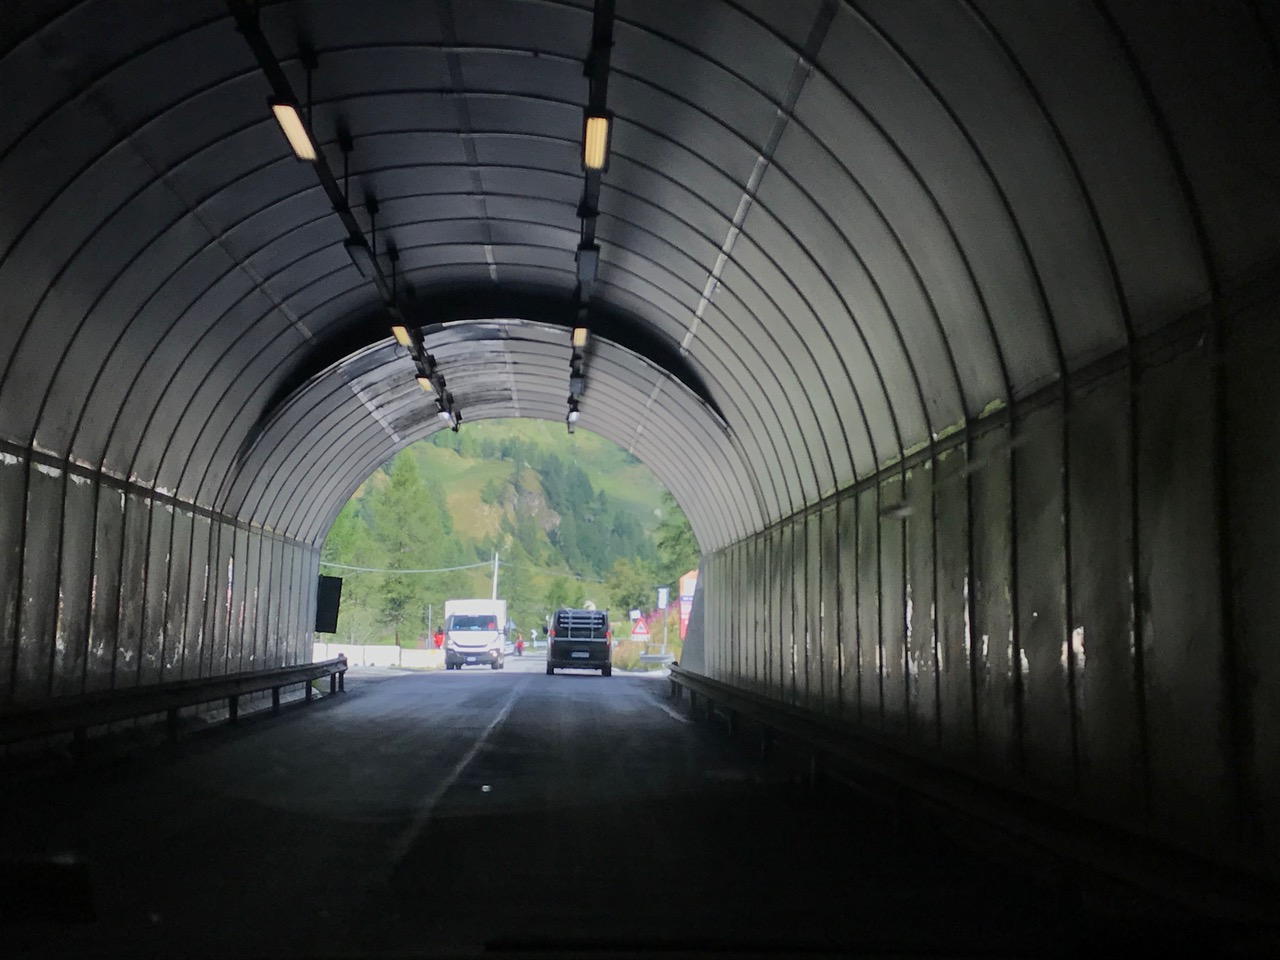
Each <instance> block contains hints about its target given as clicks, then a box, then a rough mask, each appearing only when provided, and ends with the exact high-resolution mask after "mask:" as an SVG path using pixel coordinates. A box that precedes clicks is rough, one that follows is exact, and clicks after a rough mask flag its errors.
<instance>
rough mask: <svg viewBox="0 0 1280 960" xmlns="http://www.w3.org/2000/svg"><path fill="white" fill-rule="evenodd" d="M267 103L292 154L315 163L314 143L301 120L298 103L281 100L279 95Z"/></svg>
mask: <svg viewBox="0 0 1280 960" xmlns="http://www.w3.org/2000/svg"><path fill="white" fill-rule="evenodd" d="M267 103H269V104H270V105H271V112H272V113H274V114H275V116H276V123H278V124H280V129H281V130H282V131H283V132H284V136H285V139H286V140H288V141H289V146H290V147H291V148H292V149H293V155H294V156H295V157H297V158H298V159H299V160H305V161H306V162H307V163H315V161H316V145H315V142H314V141H313V140H312V139H311V133H310V131H308V130H307V125H306V124H305V123H303V122H302V114H301V113H300V112H299V111H298V105H297V104H296V103H291V102H290V101H288V100H282V99H280V98H279V97H272V98H271V99H270V100H268V101H267Z"/></svg>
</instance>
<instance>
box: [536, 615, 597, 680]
mask: <svg viewBox="0 0 1280 960" xmlns="http://www.w3.org/2000/svg"><path fill="white" fill-rule="evenodd" d="M548 639H549V640H550V645H549V646H548V648H547V676H551V675H552V674H554V673H555V672H556V668H557V667H559V668H561V669H564V668H566V667H568V668H579V669H586V670H599V671H600V674H601V676H605V677H608V676H612V674H613V660H612V653H613V632H612V631H611V630H610V629H609V613H608V611H606V610H571V609H569V608H567V607H561V608H560V609H559V610H557V611H556V615H555V616H554V617H552V618H551V632H550V634H549V637H548Z"/></svg>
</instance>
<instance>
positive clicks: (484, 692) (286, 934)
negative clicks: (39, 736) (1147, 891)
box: [0, 655, 1146, 957]
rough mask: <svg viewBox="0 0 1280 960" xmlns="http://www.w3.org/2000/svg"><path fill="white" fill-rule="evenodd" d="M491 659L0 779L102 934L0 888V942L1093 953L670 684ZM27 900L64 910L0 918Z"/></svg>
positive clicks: (12, 947) (146, 950)
mask: <svg viewBox="0 0 1280 960" xmlns="http://www.w3.org/2000/svg"><path fill="white" fill-rule="evenodd" d="M508 663H509V666H508V669H506V670H503V671H492V670H488V669H479V670H476V669H472V670H465V671H462V672H447V673H445V672H441V673H431V674H411V673H402V672H399V671H392V670H377V669H366V670H363V671H352V674H351V675H350V678H349V680H348V692H347V693H346V694H344V695H339V696H335V697H331V698H326V699H324V700H322V701H320V702H318V703H316V704H314V705H312V706H310V707H302V706H298V707H296V708H294V709H291V710H288V711H286V713H285V714H284V715H283V716H282V717H278V718H262V719H257V720H249V721H247V722H245V723H243V724H241V725H240V726H239V727H238V728H234V729H233V728H228V727H222V728H219V729H215V730H211V731H209V732H208V733H205V734H201V735H199V736H194V737H188V738H184V739H182V740H180V741H178V742H176V743H174V744H171V745H168V746H164V747H161V748H158V749H155V750H150V751H147V752H146V753H144V754H141V755H135V756H131V757H129V758H126V759H123V760H116V761H113V762H111V763H96V764H95V763H93V762H90V763H88V764H87V765H86V766H84V767H81V768H79V769H78V770H77V771H73V772H66V771H64V772H62V773H59V774H57V775H55V776H44V777H38V778H32V777H25V778H23V779H22V780H21V781H20V782H17V783H10V784H8V785H7V786H6V789H5V791H4V795H3V798H2V799H0V840H2V841H3V844H4V848H3V849H4V857H5V858H7V859H8V861H9V863H10V865H11V866H12V864H13V862H15V861H17V860H20V859H22V858H23V857H54V858H61V860H63V861H64V862H65V863H67V864H75V863H79V864H85V865H87V873H81V874H77V875H79V876H84V877H87V882H88V883H89V885H90V889H89V891H88V893H89V894H90V895H91V904H92V909H93V912H94V914H95V919H93V920H88V921H85V922H67V921H69V920H72V919H74V914H75V912H76V895H75V892H74V891H71V892H67V891H66V890H65V889H59V888H58V887H57V881H56V880H55V881H53V886H52V887H51V888H50V890H49V891H48V892H47V893H46V892H41V891H40V890H39V888H38V885H36V884H34V883H33V884H32V885H29V886H28V887H27V888H26V889H25V890H20V891H19V897H18V899H17V900H13V899H12V895H13V888H12V886H11V887H10V895H11V901H10V904H9V906H10V911H9V917H8V919H7V920H6V921H5V923H4V925H3V926H4V929H3V930H0V935H2V936H3V940H2V941H0V942H3V944H4V946H3V948H0V952H3V953H4V955H6V956H41V957H48V956H58V955H95V956H105V955H120V956H125V955H132V956H141V955H155V956H226V955H255V956H260V955H269V956H332V955H344V956H345V955H355V956H404V955H445V956H453V955H473V954H477V953H482V952H485V951H497V952H501V951H509V952H512V953H514V954H516V955H521V954H522V952H523V953H526V954H531V955H546V956H552V955H560V954H564V953H566V952H568V951H571V950H573V949H576V948H582V949H583V950H584V951H585V954H586V955H600V954H602V953H603V954H605V955H632V954H629V953H625V951H626V950H627V949H637V950H638V951H639V955H645V956H648V955H657V956H672V955H680V954H679V950H683V949H695V950H701V951H705V952H706V953H709V954H718V955H736V954H743V955H745V954H746V953H748V952H749V951H755V952H757V953H763V954H766V955H769V954H773V953H783V954H785V953H788V952H791V951H792V950H796V949H818V948H823V949H828V948H829V949H831V950H832V952H834V953H844V952H846V951H863V952H867V953H870V954H874V955H880V953H879V951H881V950H885V951H888V952H892V953H894V954H895V955H901V954H902V953H904V952H906V953H908V954H910V955H917V954H918V955H935V954H941V955H956V954H963V955H973V954H975V953H977V954H984V955H986V954H999V955H1019V956H1021V955H1040V954H1049V955H1060V954H1063V953H1075V952H1079V953H1081V955H1084V954H1086V953H1087V954H1092V953H1093V952H1094V951H1095V949H1097V948H1099V947H1101V944H1099V943H1097V942H1091V941H1096V937H1097V936H1098V935H1099V934H1098V931H1099V930H1100V929H1102V928H1101V927H1099V923H1100V922H1101V921H1099V920H1098V919H1097V918H1096V917H1095V916H1093V915H1092V914H1084V913H1081V911H1080V910H1079V909H1078V908H1077V907H1075V906H1073V905H1072V904H1070V903H1069V902H1067V900H1066V899H1064V897H1063V896H1062V895H1061V892H1060V891H1057V890H1054V889H1050V888H1046V887H1042V886H1040V885H1038V884H1037V883H1035V882H1033V881H1032V880H1030V879H1029V878H1028V877H1025V876H1021V875H1018V874H1017V873H1015V872H1010V871H1009V870H1008V869H1007V868H1003V867H999V866H996V865H994V864H993V863H991V862H988V861H986V860H984V859H982V858H980V857H978V856H976V855H974V854H972V853H969V852H966V851H964V850H961V849H959V848H957V847H956V846H955V845H953V844H951V843H950V842H948V841H947V840H945V839H943V838H942V837H940V836H935V835H931V834H930V833H928V832H927V831H922V830H919V829H916V830H910V829H904V828H903V827H902V826H901V825H899V824H897V823H895V821H894V819H893V817H892V816H891V814H890V812H888V811H886V810H885V809H883V808H882V807H880V806H879V805H877V804H876V803H874V802H872V801H870V800H867V799H865V798H863V799H860V798H859V796H858V795H857V794H856V793H852V792H846V791H843V790H824V791H814V790H812V789H811V788H810V787H809V786H807V785H806V784H804V783H803V782H798V781H797V778H796V777H795V776H794V775H793V772H792V771H791V770H790V769H789V768H788V766H787V765H786V764H785V763H783V762H781V761H779V760H774V761H771V762H768V763H766V762H762V761H761V759H760V757H759V755H758V752H757V751H756V750H753V749H752V748H751V746H750V745H749V744H747V743H743V742H737V741H731V740H729V739H727V738H726V737H725V736H724V734H723V731H721V730H719V729H717V728H715V727H714V726H711V725H708V724H705V723H694V722H691V721H690V720H689V719H688V718H687V717H685V716H684V715H683V714H681V713H680V712H678V711H677V710H675V709H674V708H673V707H672V705H671V704H670V702H669V701H668V700H667V698H666V695H667V684H666V683H665V682H663V681H661V680H655V679H650V678H644V677H639V676H628V675H623V674H615V675H614V676H613V677H612V678H610V679H604V678H601V677H599V676H598V675H596V674H586V673H580V674H561V675H557V676H555V677H547V676H544V675H543V667H544V661H543V660H542V659H540V658H537V657H534V656H528V655H527V656H525V657H524V658H514V657H513V658H511V659H510V660H509V661H508ZM10 876H11V877H12V876H13V874H12V870H11V871H10ZM23 895H25V896H26V897H27V898H28V903H29V904H30V903H33V902H35V899H33V898H36V897H37V896H38V897H41V898H46V897H52V898H58V897H62V898H64V900H63V901H60V902H64V903H65V905H66V915H65V916H62V917H54V918H52V919H38V920H33V919H31V918H30V917H27V918H26V921H25V922H17V923H15V922H14V918H13V917H12V912H13V908H14V905H15V903H19V902H20V901H21V896H23ZM41 902H44V901H43V900H41ZM36 912H39V911H36ZM54 912H55V913H56V912H57V911H56V910H55V911H54ZM1104 926H1105V923H1104ZM1106 929H1107V930H1108V931H1109V932H1108V933H1107V934H1106V936H1108V937H1109V936H1111V935H1112V934H1114V924H1113V925H1112V926H1111V927H1106ZM1144 936H1146V934H1144ZM1143 942H1146V941H1143ZM699 955H702V954H699Z"/></svg>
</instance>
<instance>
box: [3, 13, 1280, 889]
mask: <svg viewBox="0 0 1280 960" xmlns="http://www.w3.org/2000/svg"><path fill="white" fill-rule="evenodd" d="M0 90H3V91H4V102H5V106H4V110H3V113H2V115H0V184H3V187H2V188H0V190H2V193H0V317H2V322H0V359H2V360H3V367H2V369H0V715H3V713H4V711H12V710H15V709H18V708H21V707H25V706H30V705H33V704H41V703H44V702H48V703H54V704H56V703H59V702H63V701H62V700H61V699H60V698H74V697H77V696H82V695H85V694H89V693H98V692H103V691H112V690H119V689H124V688H131V687H142V686H146V685H150V684H160V683H165V682H169V681H174V680H191V679H197V678H205V677H213V676H218V675H221V674H230V673H235V672H242V671H248V670H267V669H273V668H278V667H281V666H285V665H291V664H298V663H304V662H306V661H308V660H309V659H310V658H311V649H312V646H311V645H312V641H313V639H315V634H314V621H315V606H316V591H317V577H318V574H319V572H320V567H319V548H320V545H321V544H322V542H323V540H324V537H325V534H326V532H327V530H328V527H329V525H330V524H331V523H332V521H333V519H334V517H335V516H336V514H337V512H338V511H339V509H340V508H341V507H342V505H343V504H344V503H345V502H346V500H347V499H348V497H349V496H350V495H351V494H352V492H353V491H354V490H355V489H356V488H357V487H358V486H359V484H360V483H361V482H362V481H363V480H364V479H365V478H366V477H368V476H369V475H370V474H371V473H372V472H373V471H374V470H375V469H376V468H377V467H378V465H379V464H381V463H383V462H385V461H386V460H387V459H388V458H389V457H391V456H392V455H394V454H395V453H396V452H397V451H399V450H400V449H402V448H404V447H405V446H407V445H408V444H410V443H412V442H414V441H416V440H420V439H423V438H426V437H429V436H430V435H431V434H433V433H434V432H436V431H438V430H447V429H451V428H452V429H458V430H461V431H465V430H467V429H468V426H469V425H471V424H473V423H475V422H477V421H481V420H484V419H486V418H498V417H533V418H541V419H546V420H551V421H554V422H566V423H567V425H568V428H569V429H570V430H572V429H573V428H574V427H575V425H580V426H581V428H582V429H585V430H590V431H593V432H595V433H598V434H601V435H603V436H605V437H607V438H609V439H611V440H613V441H615V442H616V443H618V444H619V445H621V446H622V447H624V448H625V449H627V450H628V451H630V452H631V453H633V454H634V455H635V456H636V457H638V458H639V459H640V460H642V461H643V462H644V463H645V464H646V465H648V466H649V467H650V468H651V469H652V470H653V471H654V473H655V474H656V475H657V476H658V477H659V478H660V480H661V481H662V482H663V483H664V484H665V485H666V486H667V487H668V488H669V489H670V490H671V492H672V493H673V494H674V496H675V497H676V499H677V501H678V502H679V503H680V505H681V506H682V508H683V509H684V510H685V512H686V514H687V515H688V517H689V520H690V522H691V524H692V526H693V529H694V531H695V533H696V536H697V539H698V543H699V546H700V548H701V551H702V561H701V576H700V579H699V593H698V596H697V599H696V601H695V628H694V640H691V642H690V643H689V645H688V646H687V648H686V658H685V661H684V663H683V664H682V667H683V668H684V669H685V670H687V671H690V672H691V673H693V674H696V675H698V676H701V677H705V678H707V679H709V680H713V681H716V682H717V683H719V684H723V685H727V687H729V688H733V689H735V690H740V691H743V692H744V693H749V694H752V695H755V696H756V697H757V698H758V699H760V700H761V701H762V702H768V703H774V704H777V705H779V706H780V707H785V708H786V709H788V710H790V711H793V712H797V713H799V714H802V715H805V716H808V717H816V718H822V719H824V720H827V721H831V722H832V723H835V724H837V725H840V726H841V728H842V729H847V730H849V731H851V733H850V736H854V735H857V736H866V737H869V738H871V739H872V740H874V742H876V743H877V744H880V745H883V746H885V747H887V748H890V749H893V750H896V751H900V752H901V753H902V754H904V755H909V756H911V757H914V758H917V759H919V760H922V761H924V762H926V763H928V764H932V765H935V766H937V767H938V768H939V769H949V770H959V771H963V772H964V773H965V774H966V775H967V776H970V777H972V778H973V780H974V781H975V782H978V783H981V784H985V785H988V786H990V787H991V788H993V789H1000V790H1009V791H1013V792H1015V793H1017V794H1019V795H1021V796H1025V797H1029V798H1034V799H1035V800H1036V801H1037V802H1040V803H1043V804H1044V805H1045V806H1046V808H1047V809H1049V810H1052V811H1060V812H1061V813H1062V814H1063V815H1064V816H1066V815H1070V816H1080V817H1083V818H1085V819H1087V820H1089V821H1093V822H1098V823H1102V824H1106V825H1107V826H1108V827H1110V828H1114V829H1117V830H1119V831H1121V832H1122V833H1123V834H1124V835H1126V836H1135V837H1143V838H1146V839H1148V840H1150V841H1151V842H1153V843H1158V844H1161V845H1164V846H1166V847H1168V848H1171V849H1175V850H1178V851H1182V852H1185V853H1186V854H1188V855H1189V856H1194V857H1195V858H1198V859H1200V860H1203V861H1206V862H1209V863H1212V864H1214V865H1217V866H1219V867H1223V868H1230V869H1232V870H1239V871H1244V872H1247V873H1249V874H1252V875H1259V876H1268V877H1271V878H1273V879H1274V878H1275V877H1276V876H1277V875H1278V874H1280V871H1278V869H1277V864H1278V863H1280V817H1278V814H1277V812H1278V811H1280V763H1278V762H1277V757H1280V644H1278V642H1277V641H1278V634H1277V630H1278V628H1280V615H1277V612H1276V606H1275V596H1276V589H1275V585H1276V577H1277V574H1278V573H1280V561H1277V553H1278V550H1277V548H1280V513H1277V509H1276V503H1277V498H1276V490H1277V483H1278V482H1280V459H1277V455H1276V452H1275V448H1276V443H1277V439H1278V434H1280V379H1277V377H1276V375H1275V367H1276V364H1277V361H1280V259H1278V258H1280V176H1277V171H1280V7H1277V5H1276V4H1275V3H1274V2H1271V0H1217V2H1212V3H1211V2H1202V0H1166V2H1154V0H1152V2H1136V3H1134V2H1121V0H1079V2H1071V3H1066V2H1064V3H1042V4H1027V3H1023V2H1015V0H950V2H933V3H923V2H921V3H902V2H892V0H795V2H786V3H782V2H772V3H771V2H765V0H716V2H705V3H701V2H700V3H680V2H676V0H617V2H616V3H615V2H614V0H596V2H595V3H594V4H593V3H590V2H588V0H477V2H467V3H461V2H451V0H439V2H432V3H426V4H396V3H376V4H339V3H320V2H304V0H279V2H265V0H264V2H261V3H251V2H248V0H230V2H227V3H223V2H218V0H190V2H181V3H165V4H147V3H140V2H127V3H119V2H106V0H28V2H22V3H18V4H16V5H8V6H7V7H6V10H5V15H4V18H3V22H0ZM278 115H280V116H283V117H284V118H285V120H286V121H288V120H289V119H292V121H293V128H292V133H293V135H294V138H292V139H291V138H290V137H289V136H288V135H287V134H288V133H289V132H290V131H289V130H287V129H285V128H283V127H282V125H281V123H280V122H278V120H277V116H278ZM601 131H604V133H603V134H602V133H601ZM600 136H603V140H601V141H599V145H600V149H601V150H602V154H601V156H600V157H597V158H594V160H595V161H598V162H593V160H592V158H590V157H584V153H583V149H584V143H585V142H589V141H590V140H591V138H592V137H600ZM299 137H300V139H301V142H298V140H297V139H296V138H299ZM308 148H310V149H311V151H312V154H313V158H312V159H300V157H301V156H302V155H303V154H305V153H306V151H307V149H308Z"/></svg>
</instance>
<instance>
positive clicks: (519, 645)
mask: <svg viewBox="0 0 1280 960" xmlns="http://www.w3.org/2000/svg"><path fill="white" fill-rule="evenodd" d="M516 656H517V657H523V656H524V634H523V633H517V634H516Z"/></svg>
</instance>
